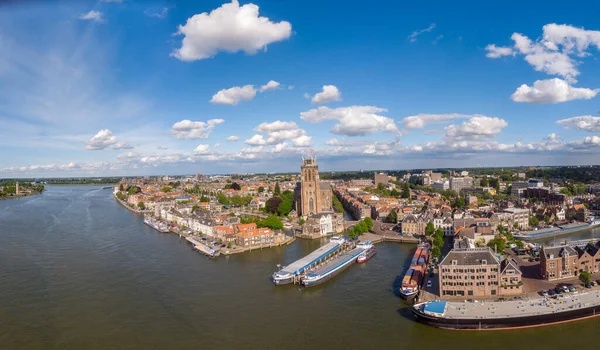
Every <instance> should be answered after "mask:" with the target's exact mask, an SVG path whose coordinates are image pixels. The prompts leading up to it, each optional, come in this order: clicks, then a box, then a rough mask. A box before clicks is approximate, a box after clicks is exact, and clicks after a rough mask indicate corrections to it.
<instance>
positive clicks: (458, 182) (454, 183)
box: [450, 177, 473, 193]
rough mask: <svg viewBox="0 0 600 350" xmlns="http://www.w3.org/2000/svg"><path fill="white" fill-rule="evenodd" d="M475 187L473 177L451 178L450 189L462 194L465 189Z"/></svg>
mask: <svg viewBox="0 0 600 350" xmlns="http://www.w3.org/2000/svg"><path fill="white" fill-rule="evenodd" d="M467 187H473V178H472V177H451V178H450V189H451V190H453V191H456V193H458V192H460V191H461V190H462V189H463V188H467Z"/></svg>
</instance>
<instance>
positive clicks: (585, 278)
mask: <svg viewBox="0 0 600 350" xmlns="http://www.w3.org/2000/svg"><path fill="white" fill-rule="evenodd" d="M579 280H580V281H581V282H582V283H583V284H588V283H590V282H591V281H592V274H591V273H589V272H588V271H583V270H582V271H581V272H579Z"/></svg>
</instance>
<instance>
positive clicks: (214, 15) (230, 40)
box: [172, 0, 292, 61]
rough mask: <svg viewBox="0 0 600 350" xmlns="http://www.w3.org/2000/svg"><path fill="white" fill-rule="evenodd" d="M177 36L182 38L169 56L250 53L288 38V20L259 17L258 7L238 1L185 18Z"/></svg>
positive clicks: (194, 57) (186, 57) (190, 57)
mask: <svg viewBox="0 0 600 350" xmlns="http://www.w3.org/2000/svg"><path fill="white" fill-rule="evenodd" d="M177 34H178V35H183V36H184V38H183V40H182V43H181V47H180V48H179V49H176V50H175V51H174V52H173V53H172V55H173V56H175V57H176V58H178V59H180V60H182V61H194V60H202V59H206V58H210V57H213V56H215V55H216V54H217V53H218V52H219V51H225V52H230V53H234V52H239V51H244V52H245V53H246V54H249V55H253V54H255V53H256V52H257V51H259V50H266V48H267V45H269V44H271V43H275V42H278V41H282V40H285V39H288V38H289V37H290V35H291V34H292V25H291V24H290V23H289V22H286V21H281V22H271V20H270V19H269V18H267V17H260V16H259V7H258V6H257V5H255V4H252V3H249V4H245V5H243V6H240V4H239V2H238V1H237V0H233V1H232V2H231V3H226V4H223V5H221V7H218V8H216V9H214V10H213V11H211V12H210V13H207V12H204V13H201V14H197V15H194V16H192V17H190V18H188V20H187V22H186V24H185V25H180V26H179V27H178V31H177Z"/></svg>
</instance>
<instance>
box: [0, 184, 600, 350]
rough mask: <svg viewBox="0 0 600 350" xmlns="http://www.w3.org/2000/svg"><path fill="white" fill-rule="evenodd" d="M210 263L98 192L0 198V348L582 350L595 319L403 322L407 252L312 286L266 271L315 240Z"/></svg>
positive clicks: (396, 248)
mask: <svg viewBox="0 0 600 350" xmlns="http://www.w3.org/2000/svg"><path fill="white" fill-rule="evenodd" d="M319 244H321V242H318V241H296V242H295V243H293V244H292V245H290V246H288V247H280V248H276V249H267V250H262V251H255V252H251V253H245V254H240V255H234V256H230V257H219V258H217V259H214V260H210V259H208V258H206V257H204V256H202V255H200V254H198V253H197V252H194V251H192V249H191V247H190V245H189V244H188V243H187V242H185V241H184V240H181V239H180V238H179V237H178V236H176V235H172V234H161V233H158V232H156V231H154V230H153V229H151V228H150V227H148V226H146V225H144V224H143V222H142V218H141V217H140V216H137V215H134V214H132V213H130V212H129V211H127V210H126V209H125V208H123V207H121V206H120V205H119V204H117V203H116V202H115V201H114V200H113V198H112V195H111V191H110V190H103V189H101V188H99V187H87V186H73V187H59V186H52V187H48V191H47V192H45V193H44V194H42V195H39V196H35V197H29V198H23V199H17V200H5V201H0V349H216V348H220V349H277V350H280V349H303V350H305V349H313V348H314V349H344V350H347V349H411V348H415V349H421V350H422V349H438V350H439V349H444V350H446V349H482V348H485V349H507V348H510V349H541V348H552V349H563V348H569V349H571V348H578V347H581V348H589V347H590V346H592V347H593V344H594V343H595V340H594V339H596V335H597V330H598V329H599V327H600V320H598V319H593V320H587V321H581V322H575V323H570V324H565V325H558V326H552V327H544V328H537V329H527V330H519V331H495V332H468V331H445V330H438V329H435V328H431V327H428V326H425V325H421V324H418V323H416V322H414V321H413V320H412V319H411V317H410V313H409V312H408V310H407V305H406V304H404V303H403V302H402V301H401V300H400V299H399V298H398V297H397V296H396V295H394V293H393V286H394V283H397V281H398V276H399V275H400V274H401V273H402V272H403V270H404V268H405V266H406V264H407V262H408V259H409V257H410V253H411V251H412V249H413V248H414V247H411V246H410V245H408V246H407V245H401V244H397V243H386V244H380V245H378V246H377V251H378V252H377V255H375V256H374V257H373V259H371V260H370V261H368V262H367V263H366V264H362V265H355V266H352V267H351V268H349V269H348V270H346V271H344V272H343V273H342V274H340V275H339V276H337V277H336V278H334V279H333V280H330V281H328V282H327V283H325V284H324V285H321V286H318V287H315V288H311V289H301V288H299V287H297V286H289V285H288V286H274V285H273V284H272V283H271V282H270V281H269V276H270V275H271V274H272V273H273V271H275V270H276V265H277V264H278V263H289V262H291V261H293V260H295V259H296V258H299V257H301V256H302V255H304V254H306V253H308V252H310V251H311V250H313V249H315V248H316V247H317V246H319Z"/></svg>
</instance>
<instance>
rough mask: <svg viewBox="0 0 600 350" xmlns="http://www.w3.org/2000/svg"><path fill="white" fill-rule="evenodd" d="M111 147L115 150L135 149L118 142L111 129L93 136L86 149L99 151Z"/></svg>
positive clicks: (103, 130)
mask: <svg viewBox="0 0 600 350" xmlns="http://www.w3.org/2000/svg"><path fill="white" fill-rule="evenodd" d="M111 146H112V148H113V149H132V148H133V147H132V146H130V145H128V144H127V143H125V142H122V141H119V140H117V137H116V136H114V135H113V133H112V131H110V130H109V129H102V130H100V131H98V132H97V133H96V135H94V136H92V138H91V139H90V140H89V141H88V142H87V144H86V146H85V149H87V150H94V151H97V150H103V149H105V148H107V147H111Z"/></svg>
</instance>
